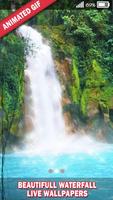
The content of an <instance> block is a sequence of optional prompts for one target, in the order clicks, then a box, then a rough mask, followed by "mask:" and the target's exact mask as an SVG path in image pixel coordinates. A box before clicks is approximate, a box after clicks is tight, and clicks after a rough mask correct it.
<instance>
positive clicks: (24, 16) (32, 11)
mask: <svg viewBox="0 0 113 200" xmlns="http://www.w3.org/2000/svg"><path fill="white" fill-rule="evenodd" d="M55 1H56V0H31V1H30V2H29V3H27V4H25V5H24V6H22V7H21V8H19V9H18V10H17V11H15V12H13V13H12V14H11V15H9V16H8V17H6V18H4V19H3V20H2V21H0V38H2V37H3V36H5V35H6V34H7V33H9V32H11V31H12V30H14V29H15V28H17V27H18V26H20V25H21V24H23V23H24V22H26V21H27V20H29V19H30V18H32V17H33V16H35V15H36V14H37V13H39V12H41V11H42V10H43V9H45V8H46V7H48V6H49V5H51V4H52V3H54V2H55Z"/></svg>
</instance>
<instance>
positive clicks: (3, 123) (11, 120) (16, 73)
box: [0, 11, 24, 140]
mask: <svg viewBox="0 0 113 200" xmlns="http://www.w3.org/2000/svg"><path fill="white" fill-rule="evenodd" d="M7 14H8V12H7V11H2V12H1V13H0V15H1V16H0V17H1V18H2V17H5V15H7ZM0 86H1V87H0V127H1V132H4V135H5V136H6V137H7V138H8V137H9V138H11V140H13V139H14V138H15V137H16V136H17V130H18V125H19V121H20V120H21V118H22V116H23V109H22V107H23V100H24V43H23V41H22V40H21V39H20V38H19V37H17V36H16V34H15V32H13V33H10V34H9V35H8V36H6V37H4V38H3V39H1V42H0Z"/></svg>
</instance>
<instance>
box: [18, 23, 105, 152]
mask: <svg viewBox="0 0 113 200" xmlns="http://www.w3.org/2000/svg"><path fill="white" fill-rule="evenodd" d="M17 33H18V34H19V35H20V36H21V37H23V38H24V39H25V41H26V43H27V46H28V50H27V52H26V64H27V68H26V69H25V74H26V75H27V76H28V77H29V79H30V87H31V99H30V103H29V107H30V110H31V113H30V114H29V115H30V116H29V117H30V118H31V120H32V122H33V130H32V131H31V132H30V133H27V136H25V140H24V144H25V145H24V146H25V148H24V152H26V153H30V154H45V153H49V154H52V153H53V154H57V153H77V152H79V153H80V152H87V153H89V154H91V153H92V154H93V153H94V151H95V149H96V151H97V150H100V149H103V146H104V145H103V144H101V143H98V142H97V141H96V140H94V138H92V137H90V136H87V135H86V134H84V133H85V132H84V130H83V134H81V133H80V132H79V134H78V135H76V134H74V135H71V134H69V135H67V134H65V125H64V119H63V114H62V105H61V97H62V94H61V93H62V92H61V86H60V83H59V80H58V77H57V75H56V72H55V65H54V61H53V58H52V54H51V48H50V46H49V45H47V44H45V43H44V41H43V37H42V35H41V34H40V33H39V32H38V31H37V30H35V29H33V28H31V27H29V26H26V25H23V26H21V27H20V28H19V29H18V30H17ZM25 103H26V102H25Z"/></svg>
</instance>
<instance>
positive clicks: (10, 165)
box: [4, 148, 113, 178]
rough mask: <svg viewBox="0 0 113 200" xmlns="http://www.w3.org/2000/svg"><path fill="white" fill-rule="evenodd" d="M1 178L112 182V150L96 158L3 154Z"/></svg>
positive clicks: (99, 154) (83, 155)
mask: <svg viewBox="0 0 113 200" xmlns="http://www.w3.org/2000/svg"><path fill="white" fill-rule="evenodd" d="M4 177H6V178H9V177H12V178H20V177H21V178H27V177H31V178H33V177H35V178H46V177H47V178H51V177H65V178H113V148H110V149H108V150H105V151H102V152H98V153H95V154H93V155H92V154H90V153H89V154H88V153H75V154H71V155H66V154H64V155H58V156H57V155H56V156H55V155H51V156H49V155H45V156H39V155H34V156H33V155H31V156H30V155H20V154H6V155H5V163H4Z"/></svg>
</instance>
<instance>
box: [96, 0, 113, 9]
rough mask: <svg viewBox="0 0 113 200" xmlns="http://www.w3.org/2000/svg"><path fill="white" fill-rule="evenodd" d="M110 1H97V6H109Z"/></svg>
mask: <svg viewBox="0 0 113 200" xmlns="http://www.w3.org/2000/svg"><path fill="white" fill-rule="evenodd" d="M109 7H110V2H109V1H97V8H109Z"/></svg>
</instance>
